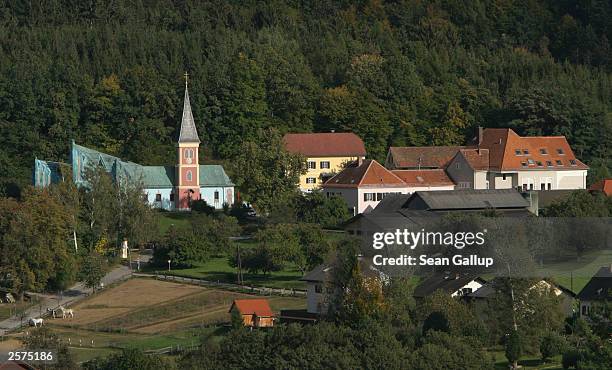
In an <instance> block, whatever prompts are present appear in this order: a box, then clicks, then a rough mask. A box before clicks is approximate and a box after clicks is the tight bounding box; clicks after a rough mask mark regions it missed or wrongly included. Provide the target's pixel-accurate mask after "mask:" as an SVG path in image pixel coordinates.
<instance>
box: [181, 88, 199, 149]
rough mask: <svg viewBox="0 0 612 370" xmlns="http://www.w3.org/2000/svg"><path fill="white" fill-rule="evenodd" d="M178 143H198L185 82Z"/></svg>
mask: <svg viewBox="0 0 612 370" xmlns="http://www.w3.org/2000/svg"><path fill="white" fill-rule="evenodd" d="M178 142H179V143H200V138H199V137H198V130H197V129H196V125H195V121H194V120H193V113H192V112H191V103H190V102H189V91H188V90H187V83H185V98H184V99H183V118H182V120H181V133H180V134H179V139H178Z"/></svg>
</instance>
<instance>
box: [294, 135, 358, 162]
mask: <svg viewBox="0 0 612 370" xmlns="http://www.w3.org/2000/svg"><path fill="white" fill-rule="evenodd" d="M283 142H284V144H285V149H286V150H287V151H289V152H292V153H299V154H302V155H304V156H306V157H357V156H361V157H364V156H365V155H366V150H365V145H363V141H362V140H361V139H360V138H359V136H357V135H355V134H353V133H351V132H344V133H342V132H328V133H316V134H286V135H285V136H284V137H283Z"/></svg>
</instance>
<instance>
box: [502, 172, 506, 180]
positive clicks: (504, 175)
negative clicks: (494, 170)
mask: <svg viewBox="0 0 612 370" xmlns="http://www.w3.org/2000/svg"><path fill="white" fill-rule="evenodd" d="M502 179H503V180H504V181H506V174H505V173H504V174H503V175H502Z"/></svg>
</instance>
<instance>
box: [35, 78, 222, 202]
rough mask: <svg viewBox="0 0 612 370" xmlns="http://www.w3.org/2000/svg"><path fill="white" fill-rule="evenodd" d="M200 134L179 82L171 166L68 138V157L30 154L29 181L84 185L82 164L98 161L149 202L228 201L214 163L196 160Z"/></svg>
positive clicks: (220, 168) (187, 99)
mask: <svg viewBox="0 0 612 370" xmlns="http://www.w3.org/2000/svg"><path fill="white" fill-rule="evenodd" d="M199 147H200V140H199V137H198V133H197V129H196V125H195V122H194V119H193V114H192V112H191V103H190V101H189V92H188V90H187V86H186V85H185V97H184V100H183V116H182V120H181V129H180V134H179V138H178V141H177V143H176V148H177V162H176V164H175V165H174V166H143V165H140V164H138V163H134V162H129V161H124V160H122V159H120V158H118V157H115V156H112V155H109V154H106V153H102V152H99V151H97V150H94V149H91V148H87V147H84V146H81V145H77V144H76V143H74V141H73V142H72V146H71V151H70V162H69V163H59V162H52V161H43V160H39V159H36V160H35V163H34V174H33V182H34V185H35V186H37V187H46V186H48V185H50V184H52V183H57V182H60V181H66V180H68V179H72V180H73V181H74V182H75V184H77V186H87V183H86V181H85V172H86V170H87V168H91V167H93V166H99V167H100V168H102V169H104V170H105V171H106V172H108V173H109V174H110V175H111V177H112V179H113V180H114V181H115V182H121V181H131V182H138V183H140V184H141V185H142V187H143V188H144V193H145V194H144V196H145V197H146V199H147V200H148V202H149V204H150V205H151V206H152V207H154V208H160V209H164V210H169V211H170V210H189V209H190V204H191V202H192V201H194V200H204V201H206V203H207V204H208V205H210V206H212V207H214V208H217V209H220V208H222V207H223V205H224V204H227V205H231V204H233V203H234V184H233V183H232V181H231V180H230V178H229V177H228V176H227V174H226V173H225V170H224V169H223V167H222V166H219V165H201V164H200V163H199Z"/></svg>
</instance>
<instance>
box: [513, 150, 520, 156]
mask: <svg viewBox="0 0 612 370" xmlns="http://www.w3.org/2000/svg"><path fill="white" fill-rule="evenodd" d="M514 154H516V155H521V154H522V152H521V150H520V149H516V150H515V151H514Z"/></svg>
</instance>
